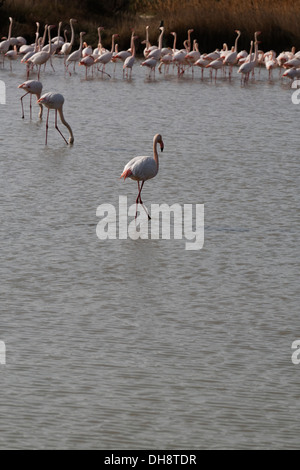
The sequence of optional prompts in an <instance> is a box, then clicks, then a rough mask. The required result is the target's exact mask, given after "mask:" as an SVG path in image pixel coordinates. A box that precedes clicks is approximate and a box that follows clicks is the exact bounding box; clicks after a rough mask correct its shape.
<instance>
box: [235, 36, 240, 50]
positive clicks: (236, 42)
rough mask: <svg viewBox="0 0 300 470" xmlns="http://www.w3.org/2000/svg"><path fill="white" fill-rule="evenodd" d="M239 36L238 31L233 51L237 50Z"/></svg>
mask: <svg viewBox="0 0 300 470" xmlns="http://www.w3.org/2000/svg"><path fill="white" fill-rule="evenodd" d="M239 37H240V33H238V35H237V38H236V40H235V45H234V52H237V44H238V40H239Z"/></svg>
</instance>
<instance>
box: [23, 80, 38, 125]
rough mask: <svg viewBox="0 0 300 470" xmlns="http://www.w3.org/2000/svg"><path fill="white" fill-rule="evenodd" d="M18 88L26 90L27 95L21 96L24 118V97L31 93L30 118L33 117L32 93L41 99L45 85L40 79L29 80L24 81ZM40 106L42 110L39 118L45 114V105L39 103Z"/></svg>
mask: <svg viewBox="0 0 300 470" xmlns="http://www.w3.org/2000/svg"><path fill="white" fill-rule="evenodd" d="M18 88H22V90H25V91H26V93H25V95H23V96H21V98H20V99H21V105H22V119H24V107H23V98H24V96H26V95H28V93H29V94H30V119H32V111H31V108H32V106H31V98H32V95H35V96H36V99H37V100H39V99H40V97H41V93H42V89H43V85H42V83H41V82H39V81H38V80H27V81H26V82H24V83H22V85H19V86H18ZM39 106H40V112H39V118H40V119H42V116H43V105H42V104H41V103H39Z"/></svg>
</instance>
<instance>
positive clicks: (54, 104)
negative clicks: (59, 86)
mask: <svg viewBox="0 0 300 470" xmlns="http://www.w3.org/2000/svg"><path fill="white" fill-rule="evenodd" d="M64 101H65V99H64V97H63V95H61V94H60V93H51V92H50V93H46V94H45V95H43V96H41V98H40V99H39V100H38V103H42V104H43V105H44V106H46V108H48V113H47V121H46V141H45V145H47V136H48V127H49V126H48V120H49V112H50V109H54V110H55V129H57V130H58V132H59V133H60V135H61V136H62V138H63V139H64V141H65V142H66V144H68V142H67V140H66V139H65V137H64V136H63V135H62V133H61V131H60V130H59V128H58V126H57V112H58V113H59V117H60V120H61V122H62V123H63V125H64V126H66V128H67V129H68V131H69V134H70V137H69V144H73V142H74V136H73V132H72V129H71V126H70V125H69V124H68V123H67V121H66V120H65V118H64V115H63V104H64Z"/></svg>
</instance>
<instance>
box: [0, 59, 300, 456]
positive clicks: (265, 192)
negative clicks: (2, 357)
mask: <svg viewBox="0 0 300 470" xmlns="http://www.w3.org/2000/svg"><path fill="white" fill-rule="evenodd" d="M54 67H55V70H56V71H55V73H54V72H53V71H52V70H51V68H49V67H48V68H47V70H46V72H43V73H42V75H41V81H42V82H43V85H44V92H47V91H56V92H60V93H62V94H63V95H64V96H65V105H64V113H65V118H66V120H67V121H68V122H69V123H70V124H71V126H72V129H73V132H74V136H75V143H74V145H73V146H72V147H69V146H67V145H66V144H65V143H64V141H63V139H62V138H61V137H60V135H59V134H58V132H57V131H56V130H55V129H54V122H53V116H52V117H51V124H50V127H49V135H48V146H47V147H45V145H44V141H45V116H44V119H43V121H42V122H40V121H39V120H38V119H37V114H38V108H37V106H36V105H35V106H34V108H33V112H34V117H33V119H32V120H30V119H29V109H28V97H26V98H25V99H24V104H25V119H24V120H22V119H21V107H20V101H19V98H20V96H21V95H22V92H21V90H18V88H17V86H18V85H19V84H20V83H22V82H23V81H24V80H25V69H24V67H23V65H22V64H20V63H19V62H18V63H16V62H14V63H13V71H12V72H10V71H9V66H8V65H6V66H5V68H4V69H0V79H1V80H3V81H4V82H5V84H6V93H7V104H6V105H1V109H0V111H1V115H0V123H1V135H0V152H1V153H0V163H1V172H0V174H1V193H0V195H1V196H0V197H1V214H2V217H1V225H0V235H1V253H2V255H1V259H2V262H1V291H2V295H1V330H0V340H2V341H4V342H5V346H6V365H0V373H1V432H0V447H1V448H2V449H8V448H11V449H33V448H34V449H58V448H63V449H71V448H73V449H74V448H75V449H89V448H94V449H148V450H151V449H168V448H169V449H170V448H172V449H275V448H284V449H296V448H298V446H299V438H298V433H299V419H298V418H299V385H300V380H299V371H300V369H299V367H300V365H298V366H297V365H295V364H293V363H292V361H291V355H292V349H291V345H292V342H293V341H294V340H296V339H299V335H300V333H299V320H298V311H299V300H300V299H299V286H298V279H297V277H298V276H299V262H298V259H299V223H300V221H299V203H298V200H299V198H298V188H299V183H300V181H299V171H298V165H299V152H298V131H299V129H298V122H299V106H297V105H294V104H292V101H291V94H292V90H291V88H290V84H289V83H288V82H282V81H280V80H279V79H278V75H277V72H275V73H274V78H273V80H271V81H270V80H268V77H267V74H266V73H265V71H264V70H262V71H261V74H260V75H258V74H257V76H256V80H252V81H251V82H250V83H249V84H248V85H247V86H241V83H240V78H239V76H238V75H236V73H234V75H233V79H232V80H231V82H229V80H228V79H222V80H219V81H217V83H215V82H214V81H210V79H209V78H208V77H206V78H205V79H204V80H201V79H200V73H199V72H198V71H196V73H195V76H194V79H192V76H191V74H190V73H189V74H188V75H186V76H183V77H181V78H179V79H178V78H177V77H176V76H173V75H169V76H168V77H164V76H163V75H159V74H157V75H156V78H155V80H153V79H150V80H149V79H148V78H147V75H148V71H146V70H144V68H141V67H139V66H138V64H136V65H135V67H134V69H133V79H132V80H131V81H128V80H123V79H122V71H121V66H120V65H118V67H117V68H116V72H115V75H113V76H112V78H111V79H109V78H108V77H107V76H105V77H104V78H103V79H102V78H101V76H100V75H96V76H95V77H94V79H89V80H85V75H84V73H85V72H84V70H82V69H81V68H80V69H78V70H77V73H76V74H75V75H73V74H72V76H71V77H70V76H68V75H64V72H63V63H62V61H61V60H59V59H58V58H57V59H55V60H54ZM108 70H110V72H111V71H112V68H110V69H109V68H107V71H108ZM31 78H36V76H35V75H33V76H32V77H31ZM61 130H62V131H63V133H64V134H65V135H66V136H67V132H66V129H65V128H64V127H63V126H61ZM157 132H160V133H161V134H162V136H163V139H164V143H165V150H164V153H163V154H160V156H159V157H160V169H159V173H158V175H157V177H156V178H155V179H153V180H152V181H149V182H147V183H146V184H145V187H144V189H143V201H144V203H145V205H146V206H147V207H148V208H149V207H150V205H151V204H152V203H162V202H164V203H166V204H169V205H172V204H174V203H178V204H181V205H183V204H204V208H205V209H204V210H205V242H204V246H203V249H201V250H199V251H187V250H185V240H184V239H182V240H174V239H171V240H151V239H148V240H140V239H139V240H135V241H134V240H132V239H129V238H128V239H127V240H105V241H103V240H102V241H101V240H99V239H98V238H97V236H96V226H97V223H98V222H99V218H97V217H96V209H97V207H98V206H99V205H100V204H103V203H110V204H113V205H115V206H116V207H117V206H118V201H119V196H127V197H128V203H129V204H133V203H134V202H135V198H136V195H137V185H136V183H135V182H133V181H131V180H126V181H125V182H123V180H120V179H119V176H120V174H121V172H122V170H123V167H124V165H125V163H127V161H129V160H130V159H131V158H132V157H133V156H136V155H141V154H142V155H143V154H146V155H147V154H151V152H152V138H153V135H154V134H155V133H157Z"/></svg>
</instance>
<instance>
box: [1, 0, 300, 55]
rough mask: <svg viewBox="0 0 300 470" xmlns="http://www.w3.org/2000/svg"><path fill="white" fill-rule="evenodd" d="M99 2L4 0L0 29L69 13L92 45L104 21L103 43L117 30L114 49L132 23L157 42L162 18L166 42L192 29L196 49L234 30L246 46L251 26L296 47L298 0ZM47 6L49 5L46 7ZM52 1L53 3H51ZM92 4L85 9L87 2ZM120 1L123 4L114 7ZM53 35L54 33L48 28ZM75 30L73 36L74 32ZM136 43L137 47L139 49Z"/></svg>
mask: <svg viewBox="0 0 300 470" xmlns="http://www.w3.org/2000/svg"><path fill="white" fill-rule="evenodd" d="M96 4H97V5H98V4H99V5H100V4H105V2H104V1H103V2H85V1H83V0H81V1H77V0H73V1H72V2H70V1H62V0H54V2H48V0H47V1H44V0H41V1H37V0H36V1H35V0H6V1H5V3H4V5H3V6H2V8H0V28H1V30H0V31H1V33H0V34H2V35H5V34H7V26H8V16H12V17H13V18H14V20H15V22H14V29H13V34H14V35H19V34H21V35H23V36H25V37H27V38H28V39H29V38H30V40H32V39H33V37H34V30H35V22H36V21H40V23H41V25H42V26H43V25H44V24H45V23H48V24H49V23H54V24H57V23H58V21H63V22H64V25H67V24H68V22H69V18H71V17H74V18H77V20H78V24H77V26H76V32H77V33H78V34H79V31H82V30H84V31H86V32H87V35H86V37H85V38H86V40H87V42H88V43H90V44H92V45H96V44H97V27H98V26H100V25H101V26H104V27H105V32H104V34H103V38H102V39H103V43H104V46H106V47H109V45H110V41H111V34H113V33H118V34H119V35H120V41H119V45H120V48H127V47H129V38H130V34H131V28H135V31H136V33H137V34H138V36H139V37H140V40H143V39H144V38H145V26H146V25H149V26H150V41H151V42H152V43H154V44H156V43H157V37H158V26H159V24H160V21H161V20H163V21H164V26H165V29H166V33H165V43H166V45H172V41H173V37H172V36H171V35H170V32H171V31H176V32H177V36H178V45H179V46H180V47H182V43H183V41H184V39H186V36H187V30H188V29H189V28H193V29H194V33H193V35H192V39H193V38H196V39H198V42H199V46H200V50H201V52H206V51H210V50H213V49H215V48H216V47H222V45H223V42H227V43H228V45H229V46H231V45H233V43H234V40H235V36H236V35H235V32H234V30H235V29H240V30H241V31H242V36H241V38H240V41H239V48H247V49H248V48H249V42H250V40H251V39H252V38H253V34H254V31H257V30H260V31H262V35H261V37H260V38H261V41H262V44H261V47H262V48H263V49H264V50H267V49H270V48H273V49H275V50H277V51H280V50H282V49H285V48H291V47H292V46H296V48H297V49H300V0H293V1H292V0H111V1H110V2H108V1H106V4H107V5H110V6H111V7H112V11H111V12H110V11H109V10H108V7H106V10H105V11H104V10H103V11H102V10H101V8H100V7H99V8H100V9H99V8H98V9H97V8H95V5H96ZM49 5H51V6H49ZM53 5H54V8H53ZM92 5H93V6H94V8H91V6H92ZM116 5H117V6H120V5H121V6H124V5H125V6H126V7H127V8H126V9H123V10H122V9H121V10H118V9H116V8H115V9H114V7H116ZM54 34H55V33H54ZM78 34H77V35H78ZM141 50H142V48H140V51H141Z"/></svg>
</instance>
